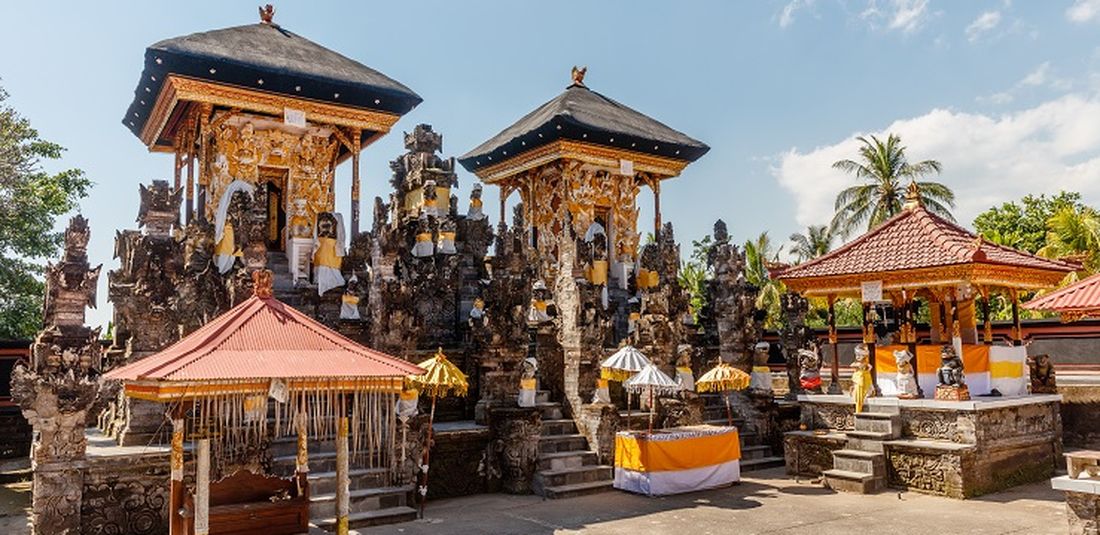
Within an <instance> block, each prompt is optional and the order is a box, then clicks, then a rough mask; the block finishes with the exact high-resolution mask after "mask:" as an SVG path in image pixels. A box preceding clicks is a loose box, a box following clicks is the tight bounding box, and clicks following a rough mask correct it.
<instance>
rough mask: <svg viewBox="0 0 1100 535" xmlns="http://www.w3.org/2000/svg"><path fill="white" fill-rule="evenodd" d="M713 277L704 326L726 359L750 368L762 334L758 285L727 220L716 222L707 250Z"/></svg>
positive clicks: (742, 367) (722, 356) (708, 294)
mask: <svg viewBox="0 0 1100 535" xmlns="http://www.w3.org/2000/svg"><path fill="white" fill-rule="evenodd" d="M707 264H708V266H709V267H710V269H711V271H712V272H713V273H714V277H713V278H712V279H711V280H709V281H707V308H706V309H705V310H704V311H703V320H704V328H705V329H706V330H708V331H712V332H715V333H716V334H717V339H718V345H719V351H720V354H721V358H722V360H723V361H726V362H729V363H731V364H733V365H734V366H736V367H738V368H741V369H742V370H744V371H746V372H748V371H751V367H752V359H751V357H750V356H751V355H752V346H753V344H755V343H756V340H758V339H759V338H760V336H759V331H760V320H759V319H757V316H756V314H755V312H756V295H757V293H758V291H759V290H758V289H757V288H756V287H755V286H753V285H752V284H749V283H748V281H746V280H745V276H744V268H745V256H744V254H743V253H742V252H741V250H740V249H739V248H738V247H737V246H736V245H734V244H732V243H730V242H729V233H728V231H727V230H726V224H725V222H723V221H722V220H718V221H717V222H715V224H714V245H713V246H712V247H711V249H710V251H709V253H708V254H707Z"/></svg>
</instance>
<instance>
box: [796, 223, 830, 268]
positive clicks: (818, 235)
mask: <svg viewBox="0 0 1100 535" xmlns="http://www.w3.org/2000/svg"><path fill="white" fill-rule="evenodd" d="M791 242H793V247H791V253H793V254H794V256H795V258H797V259H798V262H800V263H801V262H805V261H807V260H813V259H814V258H817V257H819V256H821V255H823V254H825V253H827V252H829V251H830V250H831V249H832V248H833V233H832V232H830V231H829V227H828V226H825V225H810V226H809V227H807V228H806V233H805V234H799V233H797V232H796V233H794V234H791Z"/></svg>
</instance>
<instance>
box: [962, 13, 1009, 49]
mask: <svg viewBox="0 0 1100 535" xmlns="http://www.w3.org/2000/svg"><path fill="white" fill-rule="evenodd" d="M1000 23H1001V12H1000V11H986V12H985V13H982V14H981V15H978V18H976V19H974V22H971V23H970V25H969V26H967V27H966V39H967V40H969V41H970V42H971V43H973V42H975V41H977V40H978V39H981V37H982V35H983V34H985V33H987V32H989V31H990V30H992V29H993V28H996V27H997V25H998V24H1000Z"/></svg>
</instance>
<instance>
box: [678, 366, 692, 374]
mask: <svg viewBox="0 0 1100 535" xmlns="http://www.w3.org/2000/svg"><path fill="white" fill-rule="evenodd" d="M676 371H678V372H680V373H691V367H690V366H677V367H676Z"/></svg>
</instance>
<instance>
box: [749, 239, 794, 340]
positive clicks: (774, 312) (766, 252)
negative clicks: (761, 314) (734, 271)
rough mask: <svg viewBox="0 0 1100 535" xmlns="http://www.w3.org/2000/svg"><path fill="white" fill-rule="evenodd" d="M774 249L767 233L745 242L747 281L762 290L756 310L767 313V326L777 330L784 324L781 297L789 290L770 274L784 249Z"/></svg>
mask: <svg viewBox="0 0 1100 535" xmlns="http://www.w3.org/2000/svg"><path fill="white" fill-rule="evenodd" d="M772 247H773V246H772V240H771V237H769V236H768V233H767V232H761V233H760V235H759V236H757V237H756V239H755V240H749V241H747V242H745V280H747V281H748V282H749V283H750V284H752V285H753V286H756V287H757V288H759V289H760V293H759V294H757V296H756V308H758V309H760V310H765V311H767V313H768V319H767V320H766V321H765V326H766V327H768V328H777V327H778V326H779V325H780V323H781V322H782V311H781V310H780V309H779V296H780V295H782V294H783V293H784V292H786V291H787V290H786V287H785V286H783V283H782V282H780V281H778V280H773V279H772V278H771V274H769V273H768V268H769V267H772V266H774V265H775V264H778V263H779V253H780V252H781V251H782V250H783V247H780V248H779V249H776V250H773V249H772Z"/></svg>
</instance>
